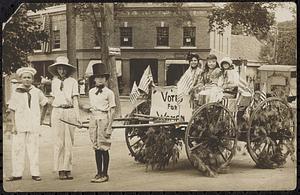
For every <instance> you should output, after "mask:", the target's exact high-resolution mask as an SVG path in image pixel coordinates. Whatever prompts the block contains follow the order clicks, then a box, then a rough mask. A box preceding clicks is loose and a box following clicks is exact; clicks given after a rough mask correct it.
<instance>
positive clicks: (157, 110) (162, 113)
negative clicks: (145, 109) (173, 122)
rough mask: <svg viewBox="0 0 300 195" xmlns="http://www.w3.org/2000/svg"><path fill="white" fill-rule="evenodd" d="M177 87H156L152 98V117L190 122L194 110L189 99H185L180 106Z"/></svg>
mask: <svg viewBox="0 0 300 195" xmlns="http://www.w3.org/2000/svg"><path fill="white" fill-rule="evenodd" d="M177 97H178V96H177V87H176V86H163V87H161V86H156V87H154V88H153V90H152V96H151V110H150V115H151V116H159V117H171V118H176V119H180V120H183V121H185V120H188V119H189V118H190V117H191V113H192V108H191V107H190V104H189V97H188V96H187V97H185V96H184V98H183V100H182V102H181V103H180V104H178V100H177Z"/></svg>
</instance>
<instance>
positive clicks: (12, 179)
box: [6, 177, 22, 181]
mask: <svg viewBox="0 0 300 195" xmlns="http://www.w3.org/2000/svg"><path fill="white" fill-rule="evenodd" d="M21 179H22V177H9V178H7V179H6V181H17V180H21Z"/></svg>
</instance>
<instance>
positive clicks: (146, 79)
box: [138, 66, 153, 94]
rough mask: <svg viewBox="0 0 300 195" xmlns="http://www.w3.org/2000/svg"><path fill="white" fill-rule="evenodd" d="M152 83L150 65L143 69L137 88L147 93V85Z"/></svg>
mask: <svg viewBox="0 0 300 195" xmlns="http://www.w3.org/2000/svg"><path fill="white" fill-rule="evenodd" d="M151 83H153V76H152V72H151V68H150V66H148V67H147V68H146V70H145V71H144V74H143V76H142V78H141V80H140V83H139V87H138V88H139V89H140V90H142V91H144V92H145V93H146V94H148V93H149V85H150V84H151Z"/></svg>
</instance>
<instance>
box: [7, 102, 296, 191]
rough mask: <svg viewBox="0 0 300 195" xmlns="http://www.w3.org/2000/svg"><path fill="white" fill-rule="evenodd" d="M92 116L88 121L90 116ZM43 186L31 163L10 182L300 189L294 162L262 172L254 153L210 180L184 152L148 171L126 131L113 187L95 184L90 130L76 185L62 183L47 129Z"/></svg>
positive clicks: (68, 187)
mask: <svg viewBox="0 0 300 195" xmlns="http://www.w3.org/2000/svg"><path fill="white" fill-rule="evenodd" d="M122 109H123V110H122V113H128V112H129V110H130V109H131V106H130V105H129V104H128V102H125V103H124V102H123V103H122ZM85 117H86V116H85ZM40 138H41V139H40V169H41V177H42V179H43V180H42V181H41V182H34V181H33V180H32V179H31V176H30V173H29V165H28V159H26V167H25V171H24V175H23V180H21V181H15V182H5V181H4V184H3V185H4V186H3V187H4V189H5V191H9V192H12V191H14V192H16V191H27V192H31V191H210V190H213V191H219V190H292V189H294V188H295V187H296V163H294V162H292V161H291V160H290V158H288V163H287V164H286V165H285V167H284V168H278V169H258V168H255V167H254V162H253V161H252V159H251V158H250V156H249V155H248V154H246V155H242V153H241V152H239V153H238V154H237V155H236V156H235V157H234V159H233V160H232V163H231V167H230V170H229V172H228V173H227V174H221V175H219V176H218V177H216V178H208V177H205V176H203V175H201V173H200V172H198V171H197V170H195V169H194V168H192V166H191V165H190V162H189V160H188V159H187V157H186V155H185V151H184V150H182V151H181V154H180V161H179V162H178V164H176V166H175V167H169V168H168V169H166V170H165V171H152V170H148V171H147V172H146V169H145V165H143V164H139V163H137V162H135V161H134V160H133V158H132V157H131V156H129V151H128V149H127V146H126V143H125V137H124V129H116V130H115V131H114V133H113V145H112V148H111V151H110V157H111V160H110V166H109V175H110V180H109V182H107V183H100V184H96V183H90V179H91V178H92V177H93V176H94V175H95V173H96V172H95V171H96V164H95V160H94V151H93V150H92V147H91V143H90V140H89V135H88V131H87V130H86V129H81V130H77V132H76V134H75V145H74V149H73V151H74V152H73V176H74V180H71V181H61V180H58V175H57V174H56V173H54V172H53V171H52V168H53V147H52V143H51V142H52V132H51V128H49V127H43V128H41V137H40ZM10 141H11V140H10V139H9V137H8V136H7V135H4V142H3V145H4V147H3V148H4V149H3V152H4V154H3V160H4V163H3V169H4V170H3V174H4V180H5V178H6V177H8V176H10V174H11V145H10Z"/></svg>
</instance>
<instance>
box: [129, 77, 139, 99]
mask: <svg viewBox="0 0 300 195" xmlns="http://www.w3.org/2000/svg"><path fill="white" fill-rule="evenodd" d="M139 96H140V92H139V88H138V86H137V85H136V82H135V81H134V83H133V86H132V89H131V93H130V96H129V98H130V102H131V103H132V104H134V103H135V102H136V101H137V98H138V97H139Z"/></svg>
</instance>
